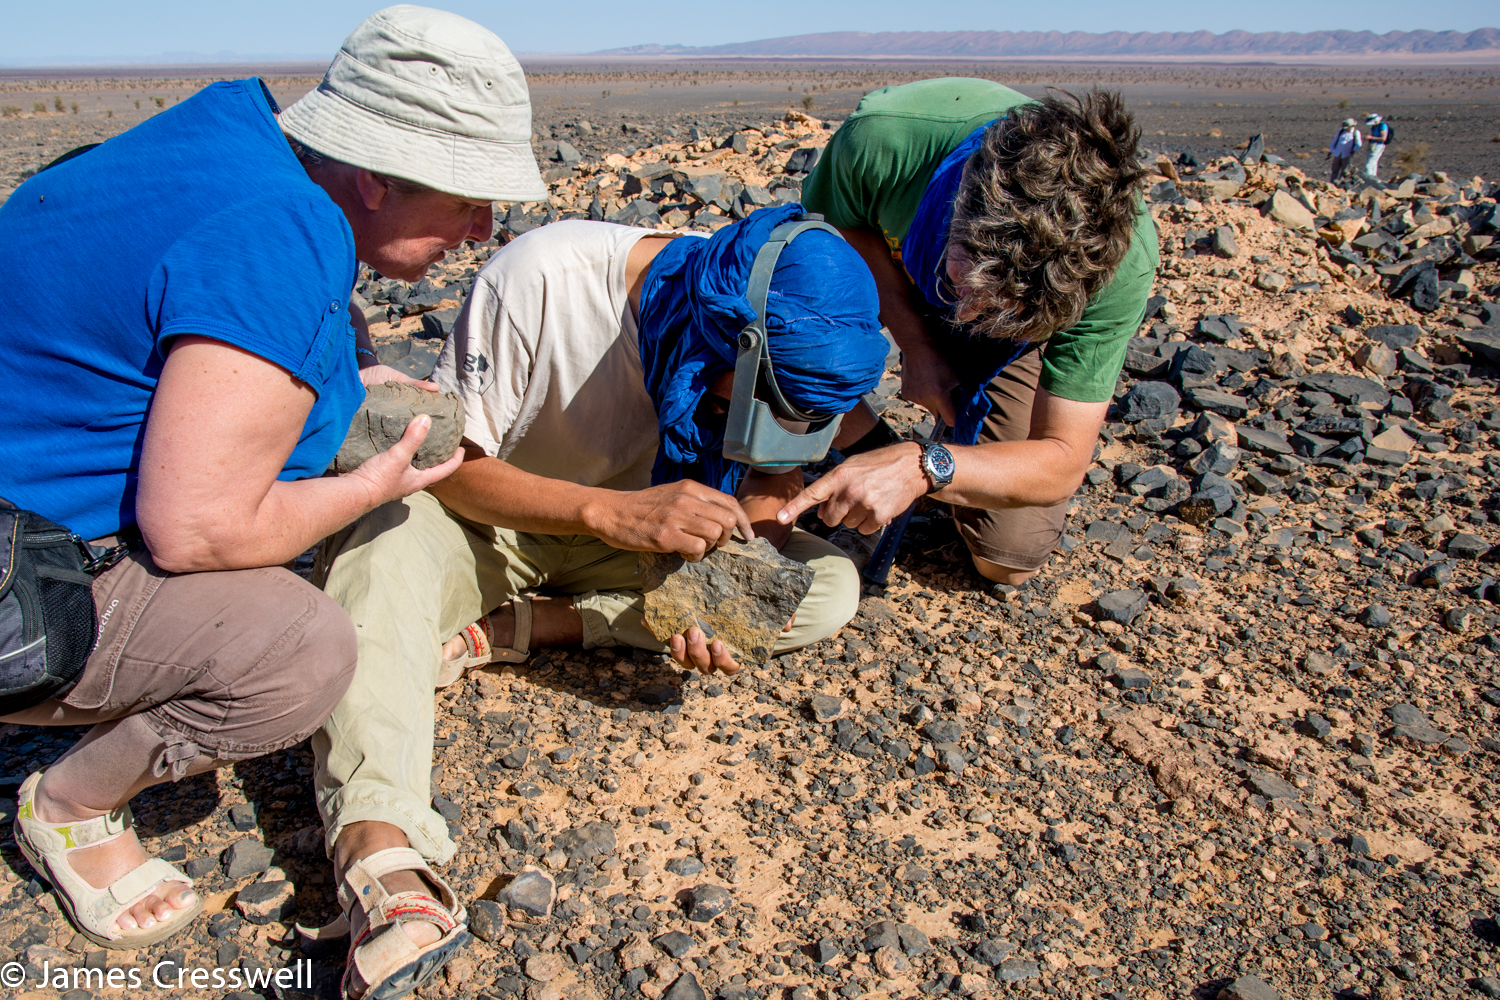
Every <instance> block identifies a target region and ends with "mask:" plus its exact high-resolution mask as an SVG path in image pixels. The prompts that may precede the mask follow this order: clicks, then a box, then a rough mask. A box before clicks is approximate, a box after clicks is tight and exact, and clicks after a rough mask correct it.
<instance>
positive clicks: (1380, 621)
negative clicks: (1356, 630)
mask: <svg viewBox="0 0 1500 1000" xmlns="http://www.w3.org/2000/svg"><path fill="white" fill-rule="evenodd" d="M1392 620H1393V616H1392V615H1391V609H1390V608H1388V607H1386V606H1385V605H1384V604H1371V605H1370V606H1369V607H1367V608H1365V609H1364V610H1363V611H1361V612H1360V613H1359V622H1360V624H1361V625H1364V626H1365V627H1366V628H1385V627H1386V626H1388V625H1390V623H1391V621H1392Z"/></svg>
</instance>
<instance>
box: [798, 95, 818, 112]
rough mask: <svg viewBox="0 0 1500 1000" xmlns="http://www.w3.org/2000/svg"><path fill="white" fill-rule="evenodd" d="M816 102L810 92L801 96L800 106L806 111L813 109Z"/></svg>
mask: <svg viewBox="0 0 1500 1000" xmlns="http://www.w3.org/2000/svg"><path fill="white" fill-rule="evenodd" d="M817 103H818V102H817V101H815V100H813V95H811V94H807V95H806V96H804V97H803V98H802V107H803V108H805V109H806V110H808V111H811V110H812V109H813V105H814V104H817Z"/></svg>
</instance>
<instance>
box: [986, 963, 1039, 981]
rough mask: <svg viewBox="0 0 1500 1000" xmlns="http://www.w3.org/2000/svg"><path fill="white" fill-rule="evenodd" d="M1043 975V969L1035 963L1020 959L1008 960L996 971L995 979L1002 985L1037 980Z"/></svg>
mask: <svg viewBox="0 0 1500 1000" xmlns="http://www.w3.org/2000/svg"><path fill="white" fill-rule="evenodd" d="M1041 974H1042V967H1041V966H1040V965H1038V964H1037V963H1035V962H1028V961H1025V960H1024V959H1019V958H1008V959H1006V960H1005V961H1003V962H1001V963H1000V965H999V967H997V968H996V969H995V978H996V979H998V980H1000V981H1001V982H1002V983H1020V982H1024V981H1026V980H1027V979H1035V978H1036V977H1037V976H1040V975H1041Z"/></svg>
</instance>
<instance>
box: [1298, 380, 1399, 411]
mask: <svg viewBox="0 0 1500 1000" xmlns="http://www.w3.org/2000/svg"><path fill="white" fill-rule="evenodd" d="M1297 385H1298V386H1299V387H1301V388H1303V389H1311V390H1312V391H1314V392H1326V393H1328V394H1329V395H1330V396H1332V397H1333V398H1334V399H1336V400H1338V401H1339V402H1340V403H1378V404H1379V405H1381V406H1385V405H1386V404H1387V403H1389V402H1390V401H1391V393H1390V390H1388V389H1386V388H1385V387H1384V386H1383V385H1381V384H1380V383H1379V382H1376V381H1374V380H1373V379H1368V378H1362V377H1360V376H1358V375H1338V374H1334V373H1332V372H1314V373H1312V374H1310V375H1303V376H1302V377H1301V378H1299V379H1298V380H1297Z"/></svg>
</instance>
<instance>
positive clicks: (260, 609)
mask: <svg viewBox="0 0 1500 1000" xmlns="http://www.w3.org/2000/svg"><path fill="white" fill-rule="evenodd" d="M94 603H95V606H96V607H97V608H98V612H99V626H100V631H99V641H98V644H97V645H96V646H95V647H94V652H93V654H92V655H91V656H90V657H89V660H88V663H87V665H86V666H85V667H84V671H83V675H82V676H81V677H80V678H79V680H78V683H77V684H76V685H75V686H74V687H73V689H72V690H71V691H69V692H68V693H67V694H66V695H65V696H64V697H62V698H60V699H54V700H52V701H47V702H43V703H42V704H41V705H38V706H36V707H35V708H31V709H28V710H27V711H25V712H20V713H17V714H15V715H11V716H7V717H6V719H5V721H7V722H18V723H23V724H28V725H50V726H78V725H89V724H92V723H97V722H108V721H110V720H114V719H123V718H126V717H128V716H140V718H141V721H143V722H144V723H145V724H146V725H147V726H148V727H149V728H150V729H151V730H152V731H153V732H155V733H156V734H157V735H158V736H160V737H161V738H162V741H163V743H164V747H163V748H161V749H160V750H159V752H158V755H157V757H156V759H155V760H153V761H152V763H151V767H152V769H153V773H155V774H156V775H157V776H158V777H163V776H165V775H166V773H167V771H168V770H171V772H172V776H173V777H174V778H177V777H181V776H182V775H183V774H185V773H187V769H188V766H189V765H190V764H191V763H192V762H193V760H194V759H195V758H197V757H198V756H199V755H200V754H202V755H204V756H206V757H208V758H212V759H214V760H219V761H235V760H248V759H250V758H252V757H259V756H261V755H263V754H267V753H271V752H273V751H275V750H280V749H283V748H285V747H289V746H292V745H293V744H295V743H298V742H300V741H301V740H304V739H306V738H307V737H308V736H309V735H311V734H312V732H313V731H314V730H316V729H317V728H318V726H320V725H322V723H323V720H324V719H326V718H327V717H328V715H329V713H330V712H332V711H333V706H334V705H335V704H337V703H338V700H339V699H340V698H341V697H343V694H344V690H345V689H346V688H347V687H348V686H349V682H350V680H351V679H353V676H354V662H355V649H356V647H355V638H354V626H353V625H352V624H350V622H349V617H348V615H346V614H344V611H343V609H342V608H340V607H339V606H338V605H337V604H336V603H334V601H333V599H332V598H330V597H328V596H327V595H326V594H324V593H323V592H322V591H320V590H317V589H316V588H314V587H313V586H311V585H310V584H308V583H306V582H305V581H303V580H301V579H300V578H298V577H297V576H296V575H295V574H293V573H290V572H288V571H287V570H284V569H246V570H235V571H231V572H222V573H167V572H165V571H163V570H161V569H159V568H157V566H156V564H155V563H154V562H152V561H151V556H150V555H149V554H148V553H146V552H133V553H131V554H130V556H129V557H128V558H126V559H124V560H122V561H121V562H119V563H118V564H116V565H115V566H113V567H111V568H110V569H108V570H107V571H105V572H104V573H101V574H100V575H99V576H98V577H96V578H95V580H94Z"/></svg>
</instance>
